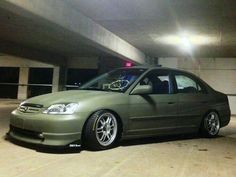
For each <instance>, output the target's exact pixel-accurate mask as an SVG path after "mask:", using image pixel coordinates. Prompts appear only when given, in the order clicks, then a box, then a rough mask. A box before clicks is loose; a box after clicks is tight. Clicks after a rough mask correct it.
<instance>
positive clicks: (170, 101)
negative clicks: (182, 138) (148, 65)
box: [128, 69, 178, 135]
mask: <svg viewBox="0 0 236 177" xmlns="http://www.w3.org/2000/svg"><path fill="white" fill-rule="evenodd" d="M139 84H140V85H151V86H152V93H150V94H145V95H132V94H131V95H130V98H129V126H128V127H129V128H128V134H130V135H135V134H142V135H152V134H160V133H169V132H170V130H171V129H172V128H174V127H175V122H176V120H177V117H178V115H177V114H178V102H177V101H178V97H177V95H176V94H173V84H172V76H171V73H170V71H169V70H164V69H159V70H154V71H150V72H149V73H148V74H147V75H146V76H144V77H143V78H142V79H141V81H140V82H139V83H138V85H139Z"/></svg>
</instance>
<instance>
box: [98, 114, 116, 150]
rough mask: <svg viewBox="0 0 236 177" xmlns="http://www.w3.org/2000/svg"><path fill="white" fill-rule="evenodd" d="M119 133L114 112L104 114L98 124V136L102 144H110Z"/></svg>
mask: <svg viewBox="0 0 236 177" xmlns="http://www.w3.org/2000/svg"><path fill="white" fill-rule="evenodd" d="M116 135H117V121H116V118H115V116H114V115H113V114H111V113H104V114H102V115H101V116H100V117H99V118H98V120H97V124H96V138H97V140H98V142H99V143H100V144H101V145H102V146H109V145H110V144H112V143H113V141H114V140H115V138H116Z"/></svg>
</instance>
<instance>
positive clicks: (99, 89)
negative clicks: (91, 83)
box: [79, 87, 109, 91]
mask: <svg viewBox="0 0 236 177" xmlns="http://www.w3.org/2000/svg"><path fill="white" fill-rule="evenodd" d="M79 90H97V91H109V90H105V89H101V88H96V87H88V88H79Z"/></svg>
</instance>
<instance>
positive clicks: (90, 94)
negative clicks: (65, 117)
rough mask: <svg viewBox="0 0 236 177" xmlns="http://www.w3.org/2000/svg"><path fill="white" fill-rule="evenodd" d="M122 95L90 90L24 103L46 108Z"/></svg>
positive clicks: (52, 94)
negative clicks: (59, 104) (58, 104)
mask: <svg viewBox="0 0 236 177" xmlns="http://www.w3.org/2000/svg"><path fill="white" fill-rule="evenodd" d="M121 94H122V95H123V94H124V93H119V92H107V91H92V90H71V91H62V92H55V93H50V94H46V95H41V96H37V97H33V98H30V99H28V100H26V101H25V102H24V103H33V104H41V105H43V106H44V107H48V106H50V105H52V104H57V103H71V102H73V103H78V102H81V101H83V100H88V99H95V98H98V97H103V98H105V97H107V96H112V95H116V96H117V95H121Z"/></svg>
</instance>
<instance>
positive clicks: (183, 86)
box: [175, 75, 203, 93]
mask: <svg viewBox="0 0 236 177" xmlns="http://www.w3.org/2000/svg"><path fill="white" fill-rule="evenodd" d="M175 80H176V84H177V90H178V92H179V93H202V92H203V88H202V87H201V86H200V85H199V84H198V82H197V81H195V80H193V79H192V78H190V77H188V76H185V75H175Z"/></svg>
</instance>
